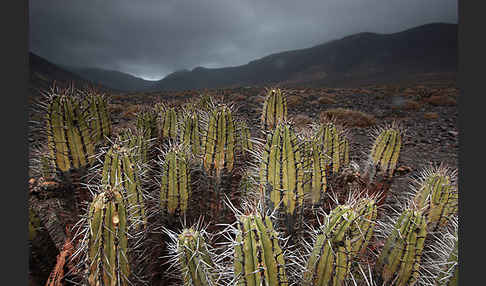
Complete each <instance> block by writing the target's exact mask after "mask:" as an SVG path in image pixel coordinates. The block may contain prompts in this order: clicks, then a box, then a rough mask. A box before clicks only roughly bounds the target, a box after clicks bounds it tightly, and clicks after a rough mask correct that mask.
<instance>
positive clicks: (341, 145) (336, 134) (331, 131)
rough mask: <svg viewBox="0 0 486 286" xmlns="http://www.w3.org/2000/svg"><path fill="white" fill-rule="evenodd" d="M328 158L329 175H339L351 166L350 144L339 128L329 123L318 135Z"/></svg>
mask: <svg viewBox="0 0 486 286" xmlns="http://www.w3.org/2000/svg"><path fill="white" fill-rule="evenodd" d="M316 137H317V139H318V140H319V143H320V144H321V145H322V147H323V149H324V153H325V154H326V158H327V166H328V167H327V169H328V171H329V173H337V172H339V170H341V169H342V168H344V167H346V166H347V165H348V164H349V142H348V139H347V138H346V137H345V136H344V135H343V134H342V132H340V131H339V129H338V128H337V126H336V125H335V124H334V123H332V122H328V123H326V124H323V125H321V126H320V128H319V130H318V131H317V134H316Z"/></svg>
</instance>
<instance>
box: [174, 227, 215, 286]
mask: <svg viewBox="0 0 486 286" xmlns="http://www.w3.org/2000/svg"><path fill="white" fill-rule="evenodd" d="M177 255H178V257H179V264H180V266H181V271H182V276H183V281H184V285H185V286H212V285H216V279H215V274H214V268H215V264H214V262H213V260H212V259H211V255H210V254H209V251H208V247H207V245H206V242H205V240H204V237H203V236H202V235H201V233H200V232H199V231H195V230H193V229H184V230H183V231H182V233H181V234H180V235H179V236H178V240H177Z"/></svg>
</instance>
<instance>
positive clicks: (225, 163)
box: [203, 105, 237, 176]
mask: <svg viewBox="0 0 486 286" xmlns="http://www.w3.org/2000/svg"><path fill="white" fill-rule="evenodd" d="M204 125H205V126H204V128H203V166H204V169H205V171H206V172H207V173H209V174H213V173H214V174H215V175H216V176H219V175H220V174H221V172H222V171H223V170H224V171H226V172H231V171H232V170H233V166H234V164H235V153H236V138H237V134H236V126H235V119H234V118H233V114H232V111H231V108H230V107H229V106H227V105H220V106H218V107H216V108H214V109H213V110H211V111H210V112H209V113H208V114H207V116H206V118H205V123H204Z"/></svg>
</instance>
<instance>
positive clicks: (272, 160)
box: [259, 124, 304, 216]
mask: <svg viewBox="0 0 486 286" xmlns="http://www.w3.org/2000/svg"><path fill="white" fill-rule="evenodd" d="M300 149H301V148H300V146H299V142H297V137H296V135H295V133H294V132H293V131H292V129H291V126H290V125H289V124H279V125H277V126H276V127H275V129H274V130H273V132H271V133H269V134H268V135H267V139H266V144H265V147H264V149H263V152H262V154H261V158H259V159H260V162H261V163H260V169H259V177H260V188H261V189H262V192H264V193H265V197H269V204H270V205H269V207H270V209H277V208H283V209H284V210H285V212H286V213H287V214H288V215H290V216H292V215H294V214H295V211H296V208H298V207H299V206H302V204H303V200H304V183H303V181H304V168H303V167H302V161H301V160H302V155H301V150H300Z"/></svg>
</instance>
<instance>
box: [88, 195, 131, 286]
mask: <svg viewBox="0 0 486 286" xmlns="http://www.w3.org/2000/svg"><path fill="white" fill-rule="evenodd" d="M127 228H128V226H127V209H126V205H125V203H124V200H123V198H122V195H121V194H120V192H118V191H116V190H109V189H108V190H106V191H104V192H102V193H100V194H98V195H97V196H96V197H95V198H94V199H93V202H92V203H91V205H90V207H89V238H88V250H87V262H86V266H87V268H88V269H87V283H88V284H89V285H130V271H131V270H130V261H129V253H128V238H127Z"/></svg>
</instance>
